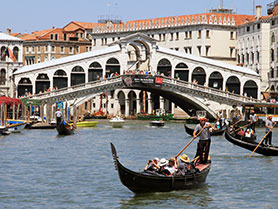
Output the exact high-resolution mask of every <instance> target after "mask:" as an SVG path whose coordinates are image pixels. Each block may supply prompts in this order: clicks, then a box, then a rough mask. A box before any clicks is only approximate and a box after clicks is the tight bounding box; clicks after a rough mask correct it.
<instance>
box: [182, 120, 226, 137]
mask: <svg viewBox="0 0 278 209" xmlns="http://www.w3.org/2000/svg"><path fill="white" fill-rule="evenodd" d="M184 128H185V132H186V133H187V134H189V135H191V136H193V132H194V129H193V128H190V127H188V126H187V125H186V123H184ZM225 129H226V126H224V127H222V129H217V130H213V131H212V132H211V135H212V136H221V135H223V133H224V132H225Z"/></svg>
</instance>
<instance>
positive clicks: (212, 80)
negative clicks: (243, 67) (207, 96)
mask: <svg viewBox="0 0 278 209" xmlns="http://www.w3.org/2000/svg"><path fill="white" fill-rule="evenodd" d="M209 87H212V88H215V89H220V90H222V89H223V76H222V74H221V73H219V72H217V71H215V72H213V73H211V74H210V76H209Z"/></svg>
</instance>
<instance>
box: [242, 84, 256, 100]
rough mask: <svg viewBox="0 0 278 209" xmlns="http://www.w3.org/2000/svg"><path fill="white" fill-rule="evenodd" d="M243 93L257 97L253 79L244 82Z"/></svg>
mask: <svg viewBox="0 0 278 209" xmlns="http://www.w3.org/2000/svg"><path fill="white" fill-rule="evenodd" d="M243 95H247V96H248V97H252V98H256V99H257V98H258V86H257V84H256V82H255V81H252V80H249V81H246V82H245V84H244V86H243Z"/></svg>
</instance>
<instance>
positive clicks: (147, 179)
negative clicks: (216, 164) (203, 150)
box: [111, 143, 211, 193]
mask: <svg viewBox="0 0 278 209" xmlns="http://www.w3.org/2000/svg"><path fill="white" fill-rule="evenodd" d="M111 150H112V155H113V159H114V164H115V167H116V170H118V174H119V177H120V180H121V182H122V184H123V185H124V186H126V187H127V188H128V189H130V190H131V191H133V192H134V193H147V192H169V191H173V190H186V189H192V188H196V187H200V186H201V185H203V184H204V183H205V181H206V177H207V175H208V173H209V170H210V166H211V163H208V164H206V165H199V167H198V166H196V167H197V168H198V169H199V170H200V172H197V173H194V174H191V173H190V174H187V175H185V176H164V175H162V174H154V173H147V172H134V171H131V170H129V169H127V168H125V167H124V166H123V165H122V164H121V163H120V162H119V160H118V156H117V152H116V148H115V147H114V145H113V144H112V143H111Z"/></svg>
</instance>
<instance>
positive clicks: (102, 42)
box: [101, 38, 104, 46]
mask: <svg viewBox="0 0 278 209" xmlns="http://www.w3.org/2000/svg"><path fill="white" fill-rule="evenodd" d="M101 45H102V46H103V45H104V39H103V38H102V39H101Z"/></svg>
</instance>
